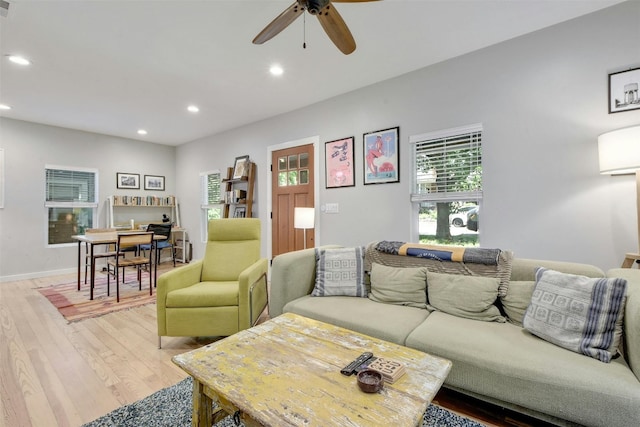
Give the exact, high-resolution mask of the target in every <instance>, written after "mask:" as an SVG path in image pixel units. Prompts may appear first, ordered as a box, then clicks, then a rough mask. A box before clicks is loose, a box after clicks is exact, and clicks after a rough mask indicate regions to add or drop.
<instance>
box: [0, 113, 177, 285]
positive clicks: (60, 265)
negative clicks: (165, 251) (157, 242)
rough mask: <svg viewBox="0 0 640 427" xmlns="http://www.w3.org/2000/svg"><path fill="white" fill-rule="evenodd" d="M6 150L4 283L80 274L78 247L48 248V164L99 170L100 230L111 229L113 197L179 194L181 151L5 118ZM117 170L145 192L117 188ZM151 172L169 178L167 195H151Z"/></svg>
mask: <svg viewBox="0 0 640 427" xmlns="http://www.w3.org/2000/svg"><path fill="white" fill-rule="evenodd" d="M0 147H1V148H4V149H5V168H6V171H5V203H4V206H5V207H4V209H0V280H2V281H7V280H15V279H20V278H24V277H33V276H40V275H45V274H51V273H59V272H67V271H75V268H76V263H77V245H75V244H70V245H67V246H66V247H47V222H46V221H47V215H46V208H45V207H44V197H45V173H44V170H45V165H56V166H72V167H82V168H95V169H98V179H99V190H98V197H99V200H100V207H99V218H98V224H96V226H101V227H104V226H106V203H105V200H106V198H107V197H108V196H110V195H112V194H131V195H145V194H147V193H148V194H151V195H169V194H175V178H176V177H175V147H169V146H164V145H158V144H152V143H147V142H141V141H135V140H129V139H123V138H117V137H112V136H107V135H99V134H94V133H88V132H81V131H75V130H70V129H64V128H59V127H52V126H46V125H41V124H35V123H29V122H24V121H19V120H12V119H6V118H3V119H0ZM117 172H128V173H139V174H140V179H141V183H140V186H141V190H117V189H116V173H117ZM145 174H146V175H163V176H165V191H164V192H160V191H151V192H145V191H144V190H143V189H142V188H144V185H143V182H142V178H143V176H144V175H145ZM126 209H129V208H126ZM140 214H141V213H140V212H133V213H132V214H131V215H132V217H134V215H140ZM155 214H157V215H158V218H157V219H158V220H160V219H161V217H162V214H161V213H159V212H150V213H148V212H147V213H142V215H155ZM147 218H148V217H147Z"/></svg>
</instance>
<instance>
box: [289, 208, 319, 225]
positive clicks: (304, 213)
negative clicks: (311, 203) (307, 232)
mask: <svg viewBox="0 0 640 427" xmlns="http://www.w3.org/2000/svg"><path fill="white" fill-rule="evenodd" d="M315 216H316V210H315V208H294V212H293V228H304V229H307V228H313V227H314V224H315Z"/></svg>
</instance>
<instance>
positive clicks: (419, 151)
mask: <svg viewBox="0 0 640 427" xmlns="http://www.w3.org/2000/svg"><path fill="white" fill-rule="evenodd" d="M409 142H410V143H411V144H412V145H413V154H414V187H413V191H412V194H411V201H413V202H421V201H435V202H438V201H456V200H475V201H478V200H480V199H481V198H482V127H481V125H474V126H469V127H464V128H456V129H450V130H446V131H440V132H433V133H429V134H423V135H416V136H413V137H411V138H410V140H409Z"/></svg>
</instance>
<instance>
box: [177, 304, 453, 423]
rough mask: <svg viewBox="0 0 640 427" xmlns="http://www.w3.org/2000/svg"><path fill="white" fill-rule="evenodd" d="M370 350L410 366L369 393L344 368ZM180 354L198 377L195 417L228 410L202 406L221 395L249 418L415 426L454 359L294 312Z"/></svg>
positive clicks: (225, 405)
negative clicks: (374, 391)
mask: <svg viewBox="0 0 640 427" xmlns="http://www.w3.org/2000/svg"><path fill="white" fill-rule="evenodd" d="M365 351H371V352H373V354H374V356H379V357H384V358H389V359H394V360H397V361H399V362H402V363H404V364H405V367H406V371H407V372H406V374H405V375H404V376H402V377H401V378H400V379H399V380H398V381H396V382H395V383H393V384H385V385H384V388H383V390H382V391H380V392H378V393H374V394H367V393H363V392H362V391H360V389H359V388H358V385H357V380H356V376H355V375H352V376H350V377H347V376H344V375H342V374H341V373H340V369H341V368H343V367H344V366H345V365H347V364H348V363H349V362H351V361H352V360H353V359H355V358H356V357H358V356H359V355H360V354H361V353H363V352H365ZM173 361H174V363H176V364H177V365H178V366H180V367H181V368H182V369H184V370H185V371H186V372H187V373H189V375H191V376H192V377H193V378H194V418H193V425H206V423H210V422H211V420H212V419H213V420H214V421H216V420H217V419H220V418H222V417H218V418H216V417H215V414H214V415H212V414H211V411H210V410H208V409H206V408H203V407H202V406H203V405H204V406H207V405H209V407H210V404H211V401H214V402H216V403H218V405H219V406H220V407H221V408H222V409H223V410H224V411H225V412H226V413H228V414H234V413H236V411H239V412H238V413H237V414H238V416H240V415H241V418H242V420H243V421H244V422H245V424H246V425H248V426H251V425H261V426H278V427H280V426H323V427H327V426H367V427H370V426H378V425H379V426H382V425H384V426H415V425H418V423H419V422H421V420H422V416H423V414H424V412H425V411H426V409H427V406H428V405H429V403H431V400H432V399H433V397H434V396H435V394H436V393H437V392H438V390H439V389H440V386H441V385H442V383H443V382H444V380H445V378H446V376H447V374H448V373H449V371H450V369H451V362H450V361H448V360H445V359H442V358H439V357H435V356H431V355H429V354H426V353H423V352H420V351H417V350H413V349H410V348H407V347H402V346H399V345H396V344H393V343H389V342H386V341H382V340H379V339H376V338H372V337H369V336H366V335H362V334H359V333H356V332H353V331H350V330H347V329H343V328H339V327H336V326H333V325H330V324H327V323H323V322H319V321H316V320H312V319H308V318H305V317H302V316H298V315H294V314H284V315H281V316H278V317H276V318H274V319H272V320H269V321H267V322H265V323H263V324H261V325H258V326H256V327H253V328H251V329H248V330H244V331H241V332H239V333H237V334H235V335H233V336H231V337H228V338H225V339H223V340H221V341H217V342H215V343H212V344H209V345H207V346H205V347H202V348H200V349H197V350H193V351H190V352H188V353H184V354H181V355H177V356H174V358H173ZM212 417H213V418H212ZM210 425H211V424H209V426H210Z"/></svg>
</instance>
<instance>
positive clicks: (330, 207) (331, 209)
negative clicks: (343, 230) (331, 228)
mask: <svg viewBox="0 0 640 427" xmlns="http://www.w3.org/2000/svg"><path fill="white" fill-rule="evenodd" d="M325 206H326V208H325V211H324V212H325V213H328V214H330V213H339V212H340V209H339V207H338V204H337V203H327V204H326V205H325Z"/></svg>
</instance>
